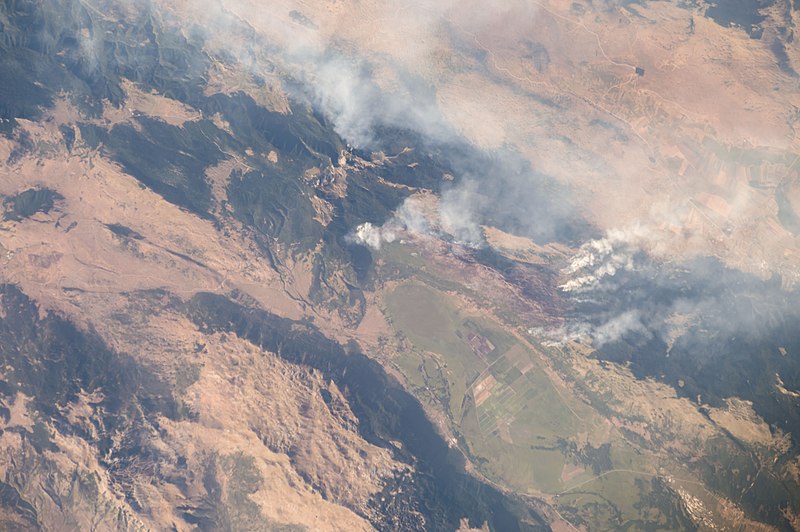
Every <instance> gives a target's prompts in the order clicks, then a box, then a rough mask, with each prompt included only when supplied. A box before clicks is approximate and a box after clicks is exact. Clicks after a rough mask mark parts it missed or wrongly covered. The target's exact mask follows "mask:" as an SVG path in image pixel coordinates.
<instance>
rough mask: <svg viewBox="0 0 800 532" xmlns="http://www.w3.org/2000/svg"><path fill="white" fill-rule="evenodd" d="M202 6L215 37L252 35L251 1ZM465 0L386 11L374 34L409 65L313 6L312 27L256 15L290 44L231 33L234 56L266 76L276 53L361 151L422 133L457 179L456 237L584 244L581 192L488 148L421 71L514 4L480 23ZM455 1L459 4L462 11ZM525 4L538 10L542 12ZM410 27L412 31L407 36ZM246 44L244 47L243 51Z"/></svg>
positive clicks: (296, 87) (453, 185)
mask: <svg viewBox="0 0 800 532" xmlns="http://www.w3.org/2000/svg"><path fill="white" fill-rule="evenodd" d="M195 2H198V3H199V4H198V5H202V6H203V9H202V11H203V12H204V13H205V16H206V18H205V19H204V24H207V25H208V26H207V27H208V28H209V29H208V31H209V33H210V34H212V37H213V34H219V33H224V34H228V35H243V34H246V33H247V32H246V30H243V29H242V28H241V23H242V21H239V27H237V28H234V27H232V26H234V25H235V24H236V20H235V19H234V18H232V17H231V16H230V15H229V13H230V12H231V11H236V6H237V5H238V4H242V2H237V0H224V1H223V4H224V6H225V9H223V8H222V7H220V6H221V5H222V4H219V3H217V2H215V1H213V0H202V1H201V0H195ZM461 4H463V2H461V3H459V2H454V1H447V2H434V1H422V2H417V3H415V4H414V5H413V6H409V7H408V9H405V10H402V13H401V14H400V13H395V12H396V11H398V9H397V8H396V7H392V8H391V9H389V8H388V7H387V13H386V18H385V19H384V22H383V23H381V22H378V23H377V24H379V27H376V28H375V32H376V34H380V35H386V38H387V39H389V40H395V41H397V42H398V43H402V50H400V51H398V52H397V53H398V54H399V55H400V56H401V57H402V59H403V60H404V61H405V63H404V62H402V61H397V60H395V59H393V58H391V57H384V56H383V55H381V54H372V55H370V56H369V57H367V56H365V55H364V54H363V53H362V52H359V51H358V50H357V49H356V48H355V47H353V46H350V45H348V44H347V43H345V42H340V41H336V40H335V39H331V38H330V37H326V36H324V35H322V34H321V32H320V31H317V30H316V29H315V28H314V26H315V25H314V24H313V18H314V13H313V12H309V13H307V16H308V18H309V21H308V22H307V23H306V24H300V23H298V24H291V25H288V26H287V25H286V24H280V23H277V22H273V21H271V20H270V19H269V17H267V16H266V15H265V14H260V13H253V14H252V18H251V19H249V20H252V21H253V22H252V24H253V26H254V27H258V28H259V29H260V30H264V31H265V32H266V33H267V35H266V37H267V38H268V39H270V40H271V41H274V42H277V43H283V44H282V45H275V44H270V45H269V46H266V45H265V47H267V48H268V49H269V51H270V53H271V55H269V54H267V52H266V51H259V50H257V47H256V46H254V45H253V44H252V43H253V42H254V39H252V38H249V39H247V38H237V39H226V40H225V41H224V45H225V53H226V54H227V55H230V56H233V57H235V58H237V60H238V61H239V62H240V63H241V64H242V65H245V66H247V67H248V68H251V69H252V71H253V73H254V75H261V74H262V73H261V72H259V71H258V70H259V67H260V62H259V60H258V57H260V56H266V55H269V58H270V61H272V62H275V63H277V64H278V65H279V68H280V69H281V71H282V72H283V73H284V74H285V75H286V76H288V77H289V78H290V79H292V80H294V82H293V83H290V84H284V88H285V89H286V90H288V91H289V93H290V95H291V96H292V97H293V98H294V99H296V100H300V101H308V102H309V103H310V104H311V105H313V106H314V107H315V108H316V109H317V110H318V111H319V112H321V113H322V114H323V115H324V116H326V117H327V119H328V120H329V121H330V122H331V123H332V124H333V126H334V128H335V130H336V132H337V133H338V134H339V135H340V136H341V137H342V138H343V139H345V140H346V141H347V142H348V143H349V144H350V145H351V146H353V147H355V148H357V149H360V150H363V151H365V152H369V151H372V150H382V149H385V143H384V140H385V139H384V137H385V132H386V130H387V129H388V130H401V131H404V132H406V133H410V134H412V135H413V136H416V137H417V138H418V140H419V143H418V146H424V147H426V148H427V149H429V150H431V151H432V152H436V154H437V157H438V158H440V159H442V160H443V161H445V162H446V164H448V165H449V166H450V167H451V168H452V169H453V172H452V173H453V176H454V178H455V179H454V180H453V181H452V182H447V183H443V184H442V187H441V202H440V213H439V214H440V217H441V220H440V222H441V226H442V227H444V228H446V230H447V232H448V233H450V235H451V237H452V238H454V239H456V240H458V241H460V242H463V243H464V244H467V245H473V246H477V245H481V244H482V243H483V236H482V233H481V230H480V225H482V224H487V223H490V224H492V225H497V226H499V227H501V228H502V229H504V230H507V231H510V232H513V233H517V234H521V235H524V236H529V237H533V238H535V239H538V240H545V241H547V240H553V239H563V240H575V239H577V238H579V237H580V236H581V234H582V233H583V232H585V230H586V228H587V226H586V224H584V223H583V222H582V221H581V217H580V216H578V215H577V214H576V212H575V210H574V209H573V207H572V204H571V197H572V192H571V191H569V190H567V188H566V187H564V186H562V185H560V184H559V183H558V182H557V181H556V180H555V179H554V178H551V177H549V176H546V175H543V174H541V173H539V172H537V171H536V170H535V169H534V168H532V167H531V165H530V164H529V163H528V161H527V160H526V159H525V158H524V157H522V156H521V155H520V154H519V152H518V151H517V149H516V148H515V147H514V146H504V147H501V148H499V149H493V150H491V151H486V150H482V149H479V148H477V147H476V146H474V145H472V144H471V142H470V141H469V140H468V139H466V138H465V137H463V136H462V135H461V134H459V133H458V131H457V130H456V129H455V128H454V127H453V125H452V124H450V123H449V121H448V120H447V119H446V117H445V116H444V114H443V113H442V110H441V109H440V105H439V98H440V97H441V96H440V95H439V94H437V90H436V87H435V86H434V84H433V83H432V82H431V81H430V80H428V79H425V78H424V77H422V76H421V75H420V74H419V73H420V72H425V71H427V70H428V69H427V63H429V62H431V61H434V60H435V59H434V58H432V56H433V55H434V54H433V49H432V47H433V45H432V44H428V43H433V42H435V41H436V40H437V39H441V38H449V37H446V36H448V35H450V34H451V33H459V34H460V35H461V37H462V40H463V38H465V36H467V35H471V34H472V33H474V32H478V31H480V29H481V28H482V27H487V26H489V25H491V24H493V23H495V22H496V21H497V20H500V19H502V17H504V16H506V14H507V11H508V10H509V9H510V4H509V3H507V2H491V3H489V4H488V5H487V3H485V2H484V3H481V4H480V7H481V12H482V13H484V15H485V16H483V17H481V18H480V20H476V19H475V17H469V20H458V21H454V20H453V17H452V15H453V13H454V12H461V11H463V10H465V9H467V8H466V7H462V6H461ZM242 5H244V4H242ZM520 5H522V4H520ZM454 6H459V9H457V10H455V11H454V10H453V8H454ZM526 9H527V10H528V11H526V12H527V13H528V14H529V15H530V16H535V12H536V10H535V8H533V7H528V8H526ZM462 15H463V13H462ZM302 16H306V14H303V15H302ZM299 17H300V15H298V18H299ZM398 21H399V23H400V25H401V27H400V28H395V27H394V22H398ZM342 23H343V24H344V23H346V21H343V22H342ZM381 24H383V25H381ZM456 27H457V31H456V30H455V28H456ZM403 31H410V32H412V35H411V36H410V37H406V36H404V35H401V34H400V33H402V32H403ZM237 42H241V43H243V44H242V45H241V46H238V47H237V46H235V43H237ZM462 44H463V43H462ZM462 44H458V43H456V42H455V41H454V42H449V43H448V46H452V47H454V49H455V51H454V52H453V53H455V54H459V53H462V52H463V53H465V54H468V55H469V54H474V51H473V50H461V49H459V46H461V45H462ZM409 58H410V59H409ZM487 108H488V106H487ZM497 120H501V118H499V117H498V119H497ZM435 177H437V178H438V177H441V176H435ZM402 215H403V212H402V211H400V212H398V217H402Z"/></svg>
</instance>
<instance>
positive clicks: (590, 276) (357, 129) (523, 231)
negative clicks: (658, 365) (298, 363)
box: [198, 0, 797, 346]
mask: <svg viewBox="0 0 800 532" xmlns="http://www.w3.org/2000/svg"><path fill="white" fill-rule="evenodd" d="M198 1H199V0H198ZM208 4H209V5H210V6H212V7H209V8H207V10H208V12H209V13H212V12H215V11H214V9H216V12H215V13H225V11H223V10H220V8H219V7H216V8H214V7H213V6H218V5H219V4H217V3H215V2H212V1H211V0H209V1H208ZM225 4H226V6H228V7H230V6H233V5H235V4H236V0H231V1H226V2H225ZM453 5H455V3H454V2H444V3H439V2H420V3H417V4H415V6H414V8H413V9H408V10H407V11H404V12H403V14H402V16H403V17H410V20H411V23H410V25H411V26H412V27H413V28H414V29H415V30H416V31H417V32H418V33H417V34H415V37H417V38H415V39H413V40H409V42H408V43H407V46H408V48H409V50H408V51H404V54H405V55H404V57H406V58H408V57H413V58H418V61H419V62H422V63H424V62H425V61H429V60H430V49H428V48H427V45H426V44H424V41H425V39H424V38H422V37H423V36H424V35H425V34H428V35H430V36H433V35H434V34H439V33H441V32H442V31H443V29H446V28H450V29H453V28H454V26H453V25H452V23H451V21H450V19H449V10H450V9H451V8H452V6H453ZM501 5H502V3H499V4H498V5H497V6H494V7H495V8H497V12H498V13H501V12H502V11H503V10H502V9H501V8H500V6H501ZM484 11H485V12H491V10H484ZM308 15H309V17H311V18H312V19H313V15H314V14H313V13H308ZM214 17H217V15H214ZM214 17H210V18H214ZM267 18H268V17H266V15H264V16H258V15H254V19H257V20H254V22H253V24H254V26H256V25H257V26H258V27H259V28H264V27H266V28H267V31H268V32H271V33H272V34H271V35H269V37H271V38H274V40H275V41H276V42H281V43H284V44H283V45H282V46H275V45H270V46H269V47H265V48H264V49H259V48H258V46H256V45H255V44H253V43H254V42H255V41H254V40H253V39H252V38H248V39H237V40H236V41H234V42H240V41H241V42H244V43H246V46H240V47H238V48H237V47H236V46H234V45H233V43H232V42H226V46H227V49H226V51H227V52H228V53H229V54H232V55H233V56H235V57H236V58H238V60H239V61H240V62H241V63H242V64H244V65H247V66H248V67H249V68H252V69H253V71H254V74H256V75H260V74H261V72H259V70H258V69H259V68H260V65H261V62H260V59H259V58H261V57H269V58H270V61H273V62H275V63H277V64H278V65H279V69H280V70H281V75H287V76H288V77H289V78H291V79H292V80H294V82H295V83H293V84H288V85H284V88H286V89H287V90H289V92H290V95H291V96H292V97H293V98H296V99H298V100H301V101H302V100H305V101H307V102H309V104H311V105H313V106H314V107H315V108H316V109H317V110H318V111H319V112H321V113H322V114H324V115H325V116H326V117H327V118H328V119H329V120H330V121H331V123H332V124H333V125H334V127H335V129H336V131H337V132H338V133H339V135H341V136H342V137H343V138H344V139H345V140H346V141H347V142H348V143H350V144H351V145H352V146H354V147H356V148H358V149H360V150H363V151H365V152H369V151H370V150H381V149H383V148H385V144H384V140H385V138H384V137H385V134H386V131H387V130H402V131H405V132H409V133H412V134H413V135H414V136H416V137H417V138H418V140H419V143H418V144H417V147H420V146H424V147H427V148H428V149H429V150H430V151H431V152H433V153H436V156H437V157H439V158H441V159H443V160H445V161H446V163H447V165H449V167H450V168H451V169H452V172H453V175H454V179H453V180H452V181H446V182H442V184H441V190H440V191H439V192H440V201H439V204H438V218H439V219H438V220H437V221H436V222H437V223H436V224H433V225H432V224H430V223H428V220H426V219H425V217H424V216H422V215H421V213H420V212H418V210H416V209H415V207H414V205H413V203H409V202H407V203H406V204H404V205H403V206H401V207H400V208H399V209H398V211H397V212H396V213H395V215H394V217H393V218H392V219H391V220H390V221H389V222H387V224H386V225H385V226H384V227H377V226H374V225H372V224H364V225H361V226H358V227H354V228H352V229H353V232H352V235H351V237H352V239H353V241H356V242H361V243H364V244H367V245H370V246H372V247H375V248H377V247H380V245H381V243H382V242H385V241H391V240H393V239H394V238H396V230H397V229H405V230H412V231H417V232H433V231H444V232H445V233H447V234H448V235H449V236H450V237H451V238H453V239H455V240H456V241H459V242H461V243H464V244H467V245H471V246H481V245H483V235H482V231H481V229H480V226H481V225H484V224H489V225H494V226H497V227H499V228H501V229H503V230H506V231H508V232H511V233H514V234H518V235H523V236H527V237H530V238H533V239H534V240H537V241H551V240H559V241H562V242H568V243H570V244H574V245H576V246H580V248H579V251H578V253H577V254H576V256H575V257H574V260H573V261H572V263H571V264H570V265H569V266H568V267H567V269H566V270H565V271H564V272H563V277H564V279H565V281H564V282H563V284H562V286H561V289H562V291H563V292H564V293H565V294H567V295H568V296H569V297H570V298H572V299H574V301H576V303H577V308H578V309H579V310H578V312H577V315H576V317H575V319H573V320H572V322H571V323H572V325H571V328H570V331H569V333H570V334H572V335H584V336H587V337H589V338H590V339H591V340H592V341H593V342H594V343H595V345H597V346H604V345H608V344H612V343H614V342H619V341H627V340H630V341H632V342H634V343H636V344H637V345H642V344H644V343H647V342H650V341H652V340H654V339H656V340H658V341H660V342H663V343H664V344H665V345H671V344H672V342H674V340H675V338H676V337H679V336H680V335H681V334H683V333H684V332H685V331H686V330H687V323H695V324H697V323H700V324H701V326H702V327H704V328H706V329H707V330H709V331H713V332H712V335H718V336H725V335H728V336H730V335H731V334H733V333H736V334H746V335H749V336H752V337H756V336H758V335H764V334H768V333H769V331H770V330H771V329H772V328H774V327H775V326H778V325H779V324H780V323H784V322H785V320H786V319H793V318H794V317H796V315H797V311H796V310H795V309H796V308H797V305H795V303H796V297H795V296H794V295H787V294H785V293H784V292H782V291H781V290H780V287H778V288H777V289H776V290H775V291H773V290H772V288H770V289H769V290H766V291H765V289H764V286H763V283H762V284H761V285H760V284H759V282H760V281H759V282H756V281H755V280H753V279H752V278H750V277H749V276H747V275H745V274H741V277H737V275H739V274H734V273H732V272H730V271H729V270H725V268H723V267H722V266H721V265H720V264H719V263H716V262H715V261H703V260H697V261H693V262H690V263H686V264H682V265H676V264H668V265H665V264H662V263H661V262H660V260H659V259H658V257H654V256H651V255H649V254H648V252H649V251H652V250H654V249H656V248H658V247H659V245H661V244H663V239H665V238H669V236H667V235H665V233H658V232H654V231H653V227H654V226H656V225H658V224H660V223H663V222H665V221H669V220H666V218H665V217H669V216H671V215H673V214H674V213H673V211H674V209H673V208H672V207H673V206H672V205H668V206H666V207H664V206H662V207H661V209H662V211H663V212H661V213H651V214H652V215H653V216H656V218H657V219H655V220H654V219H648V220H642V224H641V225H640V226H634V227H629V228H625V229H621V230H618V231H610V232H609V233H608V234H606V235H605V236H601V235H599V234H598V233H597V232H596V231H595V230H594V229H593V228H592V227H591V226H590V225H589V224H588V223H586V222H585V221H584V220H583V219H582V217H581V215H580V214H579V212H578V211H577V209H576V208H575V206H574V202H573V201H572V198H573V197H574V196H575V192H576V191H574V190H570V189H569V188H568V187H567V186H565V185H563V184H562V183H560V182H558V181H557V180H556V179H554V178H552V177H550V176H547V175H544V174H542V173H540V172H537V170H536V168H534V167H533V166H532V165H531V164H530V163H529V161H528V160H526V158H525V157H523V156H522V155H521V154H520V153H519V151H518V150H517V149H516V148H515V147H514V146H510V145H506V146H502V147H500V148H495V149H492V150H486V149H479V148H478V147H476V146H474V145H473V144H471V143H470V141H469V140H468V139H466V138H464V137H463V136H462V135H460V134H459V133H458V131H457V130H456V129H455V128H454V127H453V126H452V125H451V124H450V123H449V122H448V120H447V119H446V117H445V116H444V113H443V112H442V110H441V108H440V105H439V98H440V95H439V94H437V89H436V86H435V85H434V83H433V82H432V81H430V80H427V79H425V78H424V77H422V76H420V75H419V72H422V71H425V68H423V67H420V68H414V69H410V68H408V63H406V64H405V66H404V65H403V64H401V63H400V62H396V61H393V60H392V59H391V58H387V57H381V56H380V55H379V54H378V55H372V56H369V57H367V56H365V55H363V54H362V53H360V52H359V51H358V50H357V49H356V48H355V47H352V46H349V45H347V44H346V43H343V42H337V41H335V40H332V39H330V38H328V37H325V36H323V35H321V34H320V33H319V32H317V31H316V30H315V29H314V28H313V27H305V26H302V25H300V24H297V25H292V26H289V27H287V26H286V25H285V24H279V23H272V24H270V22H269V20H266V19H267ZM218 20H228V21H229V22H228V24H233V23H234V22H236V21H232V19H231V17H227V18H226V17H225V16H219V17H218ZM265 20H266V22H265ZM239 22H240V21H239ZM485 23H487V24H488V23H489V22H485ZM210 24H211V22H210ZM219 24H220V23H218V22H217V26H214V25H213V24H211V25H210V26H209V27H211V28H212V33H213V32H214V31H217V32H219V31H223V30H224V31H225V32H229V33H230V34H232V35H234V34H236V35H246V34H247V31H246V30H243V29H242V28H241V27H237V28H232V27H231V28H224V27H223V26H220V25H219ZM306 26H308V25H306ZM311 26H313V24H311ZM459 29H462V30H463V28H459ZM478 29H479V27H471V28H469V31H476V30H478ZM375 31H376V34H379V33H382V32H388V33H389V34H391V33H392V32H393V31H401V30H394V29H393V28H391V27H376V28H375ZM469 31H467V32H465V33H463V34H464V35H466V34H468V33H469ZM456 33H457V32H456ZM400 42H402V40H400ZM454 42H455V41H454ZM451 44H452V45H453V46H454V47H456V48H457V47H458V46H460V45H457V44H455V43H451ZM462 44H463V43H462ZM458 52H459V50H457V51H456V53H458ZM473 52H474V50H473V51H464V53H467V54H470V53H473ZM387 72H388V73H390V74H387ZM486 107H487V109H488V108H490V106H488V105H487V106H486ZM487 112H488V111H487ZM498 120H502V117H498ZM551 155H552V154H551ZM435 177H437V178H438V177H439V176H435ZM651 218H652V216H651ZM581 243H583V245H582V246H581ZM778 284H780V283H778ZM773 285H774V283H773V284H770V285H769V286H770V287H774V286H773ZM768 291H769V292H771V294H772V295H770V296H766V293H767V292H768Z"/></svg>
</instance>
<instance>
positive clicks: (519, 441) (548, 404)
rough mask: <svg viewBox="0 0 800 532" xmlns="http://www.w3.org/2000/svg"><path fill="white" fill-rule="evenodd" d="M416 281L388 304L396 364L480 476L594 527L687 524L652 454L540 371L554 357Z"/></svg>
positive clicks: (394, 292) (392, 293) (387, 299)
mask: <svg viewBox="0 0 800 532" xmlns="http://www.w3.org/2000/svg"><path fill="white" fill-rule="evenodd" d="M413 258H416V257H413ZM419 267H420V265H419V264H415V265H414V266H413V267H412V269H414V270H416V269H417V268H419ZM406 273H407V274H408V272H406ZM409 277H412V276H410V275H409ZM406 278H408V277H406ZM412 278H413V279H414V280H408V281H407V282H405V283H403V284H400V285H399V286H397V287H396V288H394V289H393V290H391V291H390V292H388V293H387V294H386V295H385V298H384V301H385V304H386V311H387V315H388V317H389V319H390V321H391V324H392V326H393V328H394V329H395V331H396V332H397V333H398V334H400V335H401V336H402V337H404V338H405V339H406V340H407V341H408V343H409V344H410V346H409V347H408V349H406V350H405V351H404V352H401V353H398V355H397V356H396V357H395V359H394V363H395V364H396V367H397V368H398V369H400V371H402V372H403V373H404V374H405V376H406V378H407V381H408V383H409V385H410V386H411V387H412V389H413V390H414V391H415V393H416V394H417V396H418V397H419V398H420V399H423V400H426V401H428V402H431V403H433V404H436V405H441V407H442V409H443V410H444V411H445V412H447V413H448V414H449V417H450V419H451V423H452V427H453V429H454V430H455V431H456V432H457V433H458V434H460V435H461V436H462V437H463V442H464V443H465V444H466V445H465V447H464V448H463V450H464V451H466V452H467V454H468V455H469V457H470V459H471V461H472V462H473V463H474V464H475V465H476V466H477V467H478V469H479V470H480V472H481V473H482V474H484V475H486V477H487V478H489V479H491V480H493V481H496V482H498V483H500V484H503V485H507V486H509V487H511V488H513V489H515V490H518V491H521V492H528V493H546V494H550V495H553V496H555V497H556V501H557V506H558V508H559V511H561V512H562V513H564V515H572V516H573V518H574V519H575V521H576V522H586V523H589V524H590V525H591V526H590V528H592V529H597V530H604V529H605V530H615V529H618V528H623V529H624V528H629V529H632V530H638V529H653V530H661V529H663V530H669V529H676V528H681V526H682V525H683V524H685V523H686V521H685V516H684V515H682V514H681V512H680V510H679V508H680V505H679V504H677V503H676V499H675V495H674V492H672V491H671V490H670V489H669V488H668V487H667V486H665V485H663V483H662V484H659V482H661V481H656V480H654V479H656V477H654V476H653V475H652V474H651V472H652V471H653V469H652V465H653V464H652V463H651V462H652V459H653V457H652V456H651V455H645V454H642V453H641V452H640V451H639V450H637V449H636V448H634V447H633V446H632V445H631V444H630V443H629V442H628V441H626V440H625V439H624V438H623V437H621V436H620V435H609V434H608V432H607V430H608V429H607V423H604V422H603V420H602V417H601V416H600V415H599V414H598V413H597V411H596V410H595V409H594V408H593V407H592V406H589V405H588V404H586V403H584V402H583V401H581V400H579V399H577V398H576V397H574V396H573V395H572V394H570V393H569V391H568V390H565V389H562V388H558V387H557V386H561V385H560V384H554V383H553V381H552V380H551V378H550V376H549V374H548V372H547V368H546V366H545V365H544V364H545V357H546V359H547V360H552V356H549V355H550V353H548V352H537V351H535V350H534V348H532V347H531V346H530V345H529V344H527V343H526V342H524V341H521V340H518V339H517V338H516V337H515V336H514V334H513V333H512V331H511V330H510V329H507V328H506V326H504V325H503V324H501V323H499V322H497V321H493V320H492V319H491V318H489V317H479V316H475V315H474V314H472V313H468V312H464V311H460V310H459V307H458V305H457V303H456V300H455V298H454V296H452V295H450V294H448V293H446V292H444V291H442V290H443V289H444V287H443V286H442V285H441V284H439V283H438V282H437V283H436V285H435V287H434V286H431V285H429V284H428V279H427V278H425V277H422V276H417V275H413V277H412ZM446 289H447V290H448V291H449V290H454V291H459V292H461V293H462V294H464V295H467V296H469V294H468V290H466V289H465V290H463V291H462V290H458V289H457V288H456V289H453V288H450V287H447V288H446ZM476 335H477V336H478V337H479V340H478V341H476ZM555 365H556V366H558V363H556V364H555ZM592 434H605V435H604V436H601V438H608V439H607V440H605V441H607V443H605V444H594V445H595V446H593V445H591V444H589V443H588V442H587V438H590V439H591V435H592ZM600 441H603V440H602V439H601V440H600ZM598 445H599V446H598Z"/></svg>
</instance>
